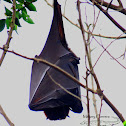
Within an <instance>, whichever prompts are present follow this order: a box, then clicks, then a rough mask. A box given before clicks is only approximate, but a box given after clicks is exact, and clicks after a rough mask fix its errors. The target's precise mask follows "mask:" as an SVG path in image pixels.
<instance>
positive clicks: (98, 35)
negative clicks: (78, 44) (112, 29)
mask: <svg viewBox="0 0 126 126" xmlns="http://www.w3.org/2000/svg"><path fill="white" fill-rule="evenodd" d="M45 2H46V3H47V5H49V6H50V7H52V8H53V6H52V5H51V4H50V3H49V2H48V1H47V0H45ZM62 16H63V17H64V18H65V19H66V20H67V21H68V22H69V23H71V24H72V25H74V26H76V27H77V28H79V29H80V26H79V25H78V24H75V23H73V22H72V21H71V20H70V19H69V18H67V17H66V16H65V15H64V14H62ZM84 31H85V32H86V33H87V34H89V33H90V32H89V31H86V30H84ZM92 35H93V36H97V37H102V38H109V39H124V38H126V36H120V37H116V36H105V35H101V34H93V33H92Z"/></svg>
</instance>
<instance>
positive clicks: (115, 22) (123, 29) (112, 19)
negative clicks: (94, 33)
mask: <svg viewBox="0 0 126 126" xmlns="http://www.w3.org/2000/svg"><path fill="white" fill-rule="evenodd" d="M94 4H95V5H96V6H97V7H98V8H99V9H100V10H101V11H102V12H103V13H104V14H105V15H106V16H107V17H108V18H109V19H110V21H111V22H112V23H113V24H115V26H117V27H118V28H119V29H120V30H121V31H122V32H124V33H125V32H126V29H125V28H123V27H122V26H121V25H120V24H119V23H118V22H117V21H116V20H115V19H114V18H113V17H112V16H110V14H108V12H107V11H106V10H104V9H103V8H102V7H101V5H100V4H99V3H98V2H96V1H95V2H94Z"/></svg>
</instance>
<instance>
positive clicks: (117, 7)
mask: <svg viewBox="0 0 126 126" xmlns="http://www.w3.org/2000/svg"><path fill="white" fill-rule="evenodd" d="M90 1H91V2H92V3H94V1H95V2H97V3H99V5H102V6H104V7H108V5H109V3H107V2H105V1H104V0H90ZM119 1H120V0H118V2H119ZM120 5H121V6H120ZM109 8H110V9H113V10H115V11H118V12H120V13H122V14H124V15H126V9H125V8H123V6H122V3H121V1H120V2H119V6H116V5H114V4H111V5H110V6H109Z"/></svg>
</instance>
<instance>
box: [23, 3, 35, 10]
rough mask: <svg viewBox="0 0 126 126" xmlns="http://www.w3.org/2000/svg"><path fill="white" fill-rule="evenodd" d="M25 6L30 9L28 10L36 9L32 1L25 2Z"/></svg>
mask: <svg viewBox="0 0 126 126" xmlns="http://www.w3.org/2000/svg"><path fill="white" fill-rule="evenodd" d="M25 6H26V7H27V8H28V9H29V10H30V11H36V7H35V6H34V5H33V4H32V3H30V4H29V3H26V4H25Z"/></svg>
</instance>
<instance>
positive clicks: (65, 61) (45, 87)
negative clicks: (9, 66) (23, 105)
mask: <svg viewBox="0 0 126 126" xmlns="http://www.w3.org/2000/svg"><path fill="white" fill-rule="evenodd" d="M36 57H37V58H42V59H45V60H47V61H48V62H51V63H53V64H55V65H57V66H59V67H60V68H62V69H63V70H65V71H67V72H68V73H69V74H71V75H72V76H74V77H75V78H77V79H79V73H78V66H77V64H79V58H78V57H77V56H76V55H75V54H74V53H73V52H72V51H71V50H70V49H69V47H68V44H67V42H66V39H65V34H64V28H63V21H62V14H61V7H60V5H59V4H58V2H57V0H54V16H53V21H52V25H51V29H50V32H49V35H48V38H47V41H46V44H45V46H44V48H43V50H42V52H41V53H40V55H39V56H36ZM57 83H58V84H60V85H61V86H62V87H63V88H65V89H66V90H68V91H69V92H71V93H73V94H74V95H76V96H78V97H79V98H80V97H81V96H80V86H79V85H78V84H77V83H76V82H74V81H73V80H71V79H70V78H68V77H67V76H65V75H64V74H63V73H61V72H59V71H58V70H56V69H54V68H52V67H50V66H48V65H45V64H44V63H42V62H36V61H34V62H33V65H32V74H31V84H30V100H29V108H30V109H31V110H34V111H44V113H45V115H46V116H47V118H48V119H50V120H60V119H65V118H66V117H67V116H68V114H69V111H70V110H72V111H73V112H76V113H81V112H82V110H83V107H82V103H81V101H80V100H79V99H78V98H76V97H74V96H73V95H71V94H70V93H68V92H66V91H65V90H64V89H63V88H62V87H61V86H58V85H57Z"/></svg>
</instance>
